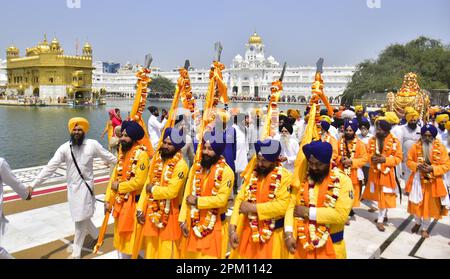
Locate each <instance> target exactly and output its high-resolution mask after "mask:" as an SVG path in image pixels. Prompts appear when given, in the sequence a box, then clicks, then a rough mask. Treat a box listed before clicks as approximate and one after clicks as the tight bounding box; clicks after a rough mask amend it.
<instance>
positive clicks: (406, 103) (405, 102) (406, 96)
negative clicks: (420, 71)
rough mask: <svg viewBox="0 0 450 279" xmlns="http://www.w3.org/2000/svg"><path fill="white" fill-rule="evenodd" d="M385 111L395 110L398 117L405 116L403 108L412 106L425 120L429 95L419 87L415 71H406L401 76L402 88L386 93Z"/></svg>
mask: <svg viewBox="0 0 450 279" xmlns="http://www.w3.org/2000/svg"><path fill="white" fill-rule="evenodd" d="M386 99H387V104H386V108H387V111H393V112H395V113H396V114H397V115H398V117H399V118H403V117H404V116H405V108H406V107H412V108H414V109H415V110H416V111H417V112H419V114H420V118H421V119H423V120H427V118H428V113H427V111H428V107H429V105H430V97H429V96H428V94H427V93H426V91H425V90H422V89H420V87H419V84H418V82H417V75H416V74H415V73H407V74H406V75H405V76H404V78H403V84H402V88H401V89H400V91H399V92H398V93H397V94H394V93H393V92H389V93H387V96H386Z"/></svg>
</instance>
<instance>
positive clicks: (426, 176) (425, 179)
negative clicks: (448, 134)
mask: <svg viewBox="0 0 450 279" xmlns="http://www.w3.org/2000/svg"><path fill="white" fill-rule="evenodd" d="M419 143H420V148H417V162H418V163H419V164H423V163H425V157H424V156H423V150H422V140H420V141H419ZM431 158H432V159H431V160H432V161H433V162H440V161H441V142H440V141H439V140H435V141H434V142H433V151H432V156H431ZM420 178H421V180H422V183H423V184H428V183H431V180H433V179H435V177H434V175H433V173H432V172H429V173H421V174H420Z"/></svg>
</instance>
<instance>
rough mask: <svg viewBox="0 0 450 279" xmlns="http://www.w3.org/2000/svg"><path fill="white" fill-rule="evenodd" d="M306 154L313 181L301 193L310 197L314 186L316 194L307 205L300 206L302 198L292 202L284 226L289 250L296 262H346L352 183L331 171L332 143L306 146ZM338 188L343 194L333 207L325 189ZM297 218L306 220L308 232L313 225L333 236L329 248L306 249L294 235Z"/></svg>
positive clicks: (309, 173) (338, 171)
mask: <svg viewBox="0 0 450 279" xmlns="http://www.w3.org/2000/svg"><path fill="white" fill-rule="evenodd" d="M303 153H304V154H305V156H306V158H307V159H308V175H309V179H308V181H305V182H303V183H302V184H301V185H300V190H303V191H304V193H306V195H308V193H310V189H311V188H310V187H311V186H312V185H311V184H310V183H314V186H313V187H314V189H313V192H314V193H315V194H314V195H313V196H312V199H311V195H308V196H309V200H308V201H306V200H305V202H306V203H305V205H298V204H299V199H300V198H301V195H296V197H295V199H291V202H290V205H289V207H288V210H287V212H286V216H285V225H284V231H285V243H286V247H287V248H288V250H289V252H290V253H291V254H293V256H294V258H296V259H325V258H332V259H336V258H337V259H344V258H346V257H347V254H346V250H345V243H344V227H345V222H346V221H347V218H348V214H349V213H350V210H351V208H352V205H353V187H352V182H351V180H350V178H349V177H348V176H347V175H345V174H344V173H342V172H341V171H340V170H338V169H333V170H331V168H330V164H331V158H332V155H333V147H332V146H331V144H329V143H328V142H322V141H313V142H311V143H309V144H305V145H304V146H303ZM336 184H338V187H339V194H337V195H333V201H332V203H330V202H329V201H330V200H329V198H328V197H327V196H329V194H328V192H327V191H322V189H328V187H330V185H334V186H337V185H336ZM303 197H305V195H303ZM295 217H299V218H302V219H303V220H304V222H305V226H304V228H305V229H306V230H308V228H309V225H314V226H324V227H326V228H327V231H328V232H329V236H328V238H327V240H326V242H327V244H326V245H323V246H321V247H319V248H316V247H314V246H312V248H313V249H312V250H308V249H306V248H305V247H304V244H303V243H302V242H301V241H300V240H299V239H298V238H297V237H296V238H294V237H293V231H294V229H295V230H296V229H297V228H296V227H294V224H295V222H294V220H295V219H294V218H295ZM309 241H310V240H309ZM329 244H331V245H329ZM310 245H312V244H310Z"/></svg>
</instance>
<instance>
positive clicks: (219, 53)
mask: <svg viewBox="0 0 450 279" xmlns="http://www.w3.org/2000/svg"><path fill="white" fill-rule="evenodd" d="M214 50H215V51H216V53H217V57H216V61H218V62H220V57H221V56H222V50H223V47H222V43H221V42H216V43H215V44H214Z"/></svg>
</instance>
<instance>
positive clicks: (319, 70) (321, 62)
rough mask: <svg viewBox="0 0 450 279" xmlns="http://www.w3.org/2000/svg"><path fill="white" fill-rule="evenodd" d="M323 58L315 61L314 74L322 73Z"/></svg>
mask: <svg viewBox="0 0 450 279" xmlns="http://www.w3.org/2000/svg"><path fill="white" fill-rule="evenodd" d="M323 61H324V60H323V58H322V57H320V58H319V60H317V63H316V73H317V72H319V73H323Z"/></svg>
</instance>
